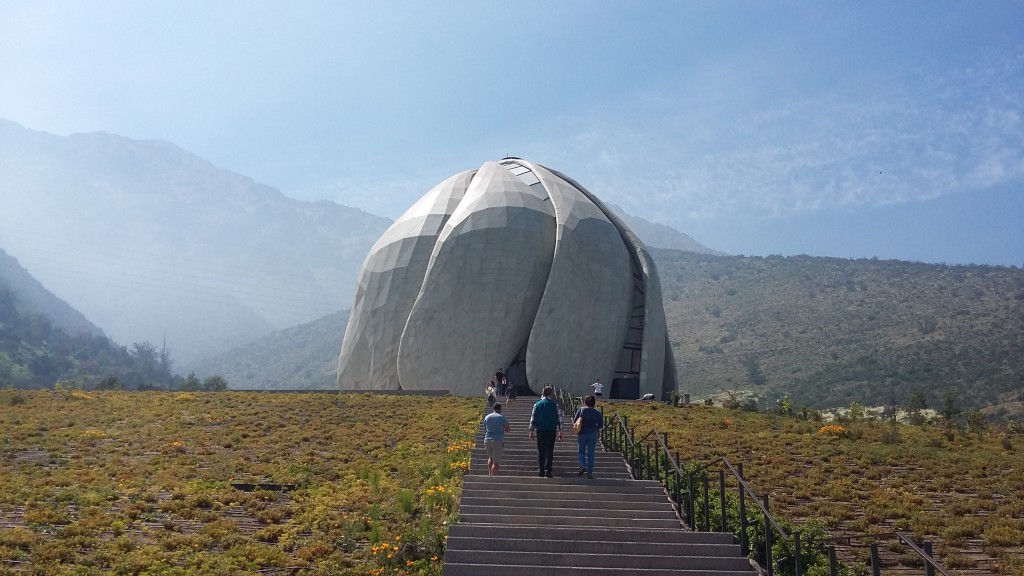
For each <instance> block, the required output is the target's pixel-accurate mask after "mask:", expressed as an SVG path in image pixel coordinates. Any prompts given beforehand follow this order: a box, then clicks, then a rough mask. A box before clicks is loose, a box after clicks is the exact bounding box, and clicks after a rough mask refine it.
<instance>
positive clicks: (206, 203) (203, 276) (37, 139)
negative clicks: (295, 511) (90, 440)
mask: <svg viewBox="0 0 1024 576" xmlns="http://www.w3.org/2000/svg"><path fill="white" fill-rule="evenodd" d="M425 192H426V190H422V191H413V195H412V196H411V197H413V198H415V197H418V195H419V194H421V193H425ZM0 206H2V209H0V248H3V249H4V250H6V251H7V252H8V253H9V254H11V255H12V256H14V257H16V258H17V259H18V261H19V262H20V263H21V265H23V266H24V267H25V268H27V269H28V270H29V271H31V273H32V275H33V276H34V277H35V278H37V279H38V280H39V281H40V282H42V284H43V285H45V286H46V287H47V289H48V290H50V291H52V292H53V293H54V294H56V295H57V296H59V297H60V298H61V299H63V300H64V301H66V302H67V303H69V304H70V305H71V306H72V307H74V309H76V310H78V311H80V312H81V313H82V314H84V316H85V317H86V318H89V320H91V321H92V322H95V323H96V325H98V326H100V327H102V329H103V330H104V331H105V332H106V334H107V335H109V336H110V337H111V338H112V339H113V340H115V341H116V342H119V343H121V344H131V343H135V342H151V343H154V344H156V345H157V346H160V347H162V346H163V345H164V344H165V343H166V346H167V348H168V349H169V350H170V351H171V353H172V357H173V358H174V360H175V363H176V368H177V369H178V370H179V371H187V370H191V369H193V368H194V367H196V366H199V365H200V364H199V362H200V361H201V360H203V359H204V358H209V357H214V356H217V355H218V354H221V353H223V352H225V351H227V350H230V349H232V348H234V347H236V346H239V345H242V344H246V343H249V342H252V341H254V340H257V339H258V338H260V337H262V336H265V335H267V334H269V333H271V332H273V331H275V330H281V329H285V328H289V327H292V326H296V325H299V324H304V323H308V322H312V321H314V320H318V319H320V318H322V317H324V316H326V315H329V314H336V313H337V312H339V311H341V310H345V309H347V308H348V307H349V306H351V303H352V297H353V294H354V289H355V281H356V274H357V273H358V269H359V266H360V264H362V261H363V258H364V257H365V256H366V254H367V252H368V251H369V249H370V247H371V246H372V245H373V243H374V241H376V239H377V238H378V237H379V236H380V234H381V233H382V232H383V231H384V230H385V229H386V228H387V227H388V226H389V225H390V223H391V221H390V220H389V219H387V218H383V217H379V216H375V215H373V214H369V213H367V212H363V211H361V210H357V209H354V208H349V207H345V206H341V205H339V204H336V203H334V202H328V201H320V202H303V201H298V200H293V199H291V198H288V197H286V196H285V195H284V194H282V193H281V192H280V191H278V190H276V189H274V188H271V187H268V186H264V185H261V184H258V183H256V182H254V181H252V180H251V179H250V178H247V177H245V176H242V175H239V174H235V173H233V172H230V171H228V170H223V169H220V168H217V167H216V166H214V165H212V164H210V163H209V162H207V161H205V160H203V159H202V158H199V157H197V156H195V155H194V154H191V153H189V152H187V151H185V150H182V149H181V148H179V147H177V146H175V145H173V144H170V143H168V142H163V141H159V140H133V139H130V138H125V137H121V136H117V135H113V134H107V133H103V132H99V133H89V134H73V135H71V136H67V137H61V136H55V135H52V134H48V133H45V132H39V131H34V130H30V129H27V128H24V127H22V126H20V125H18V124H15V123H13V122H9V121H5V120H0ZM620 212H621V211H620ZM623 216H624V217H625V218H626V220H627V222H628V223H629V224H630V226H632V227H633V229H634V231H635V232H636V233H637V234H638V235H639V236H640V237H641V238H642V239H644V240H645V241H646V242H648V243H649V244H651V245H652V246H660V247H664V248H680V249H685V250H694V251H703V252H709V253H711V252H714V251H713V250H710V249H709V248H706V247H704V246H701V245H700V244H699V243H697V242H695V241H694V240H693V239H692V238H690V237H688V236H686V235H685V234H683V233H681V232H678V231H676V230H673V229H671V228H668V227H666V226H660V225H655V224H651V223H649V222H646V221H644V220H642V219H639V218H634V217H631V216H629V215H626V214H623ZM336 330H337V337H336V338H335V339H336V340H337V342H336V343H335V344H337V345H338V347H339V348H340V338H341V334H342V331H343V330H344V324H341V325H340V326H338V327H337V328H336ZM202 365H203V366H206V365H208V364H202Z"/></svg>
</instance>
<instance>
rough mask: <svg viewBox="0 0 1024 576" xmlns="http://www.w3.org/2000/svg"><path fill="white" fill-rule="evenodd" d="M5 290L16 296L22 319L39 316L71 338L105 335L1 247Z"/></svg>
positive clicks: (0, 278) (0, 268) (0, 274)
mask: <svg viewBox="0 0 1024 576" xmlns="http://www.w3.org/2000/svg"><path fill="white" fill-rule="evenodd" d="M2 289H6V290H8V291H9V292H10V294H11V296H13V302H14V306H15V309H16V310H17V312H18V313H19V314H20V315H22V316H31V315H34V314H39V315H42V316H45V317H46V318H47V319H49V321H50V323H51V324H52V325H53V326H54V327H55V328H58V329H60V330H63V331H64V332H66V333H68V334H69V335H75V334H82V333H85V334H90V335H93V336H103V331H102V330H100V329H99V327H97V326H96V325H95V324H93V323H92V322H89V320H87V319H86V318H85V316H83V315H82V313H81V312H79V311H78V310H75V309H74V308H72V307H71V306H69V305H68V303H67V302H65V301H63V300H61V299H60V298H57V297H56V296H54V294H53V293H52V292H50V291H49V290H47V289H46V288H45V287H44V286H43V285H42V284H40V283H39V281H38V280H36V279H35V278H33V277H32V275H31V274H29V273H28V270H25V268H23V267H22V266H21V264H19V263H18V261H17V260H16V259H15V258H13V257H11V256H10V255H9V254H7V252H4V250H3V248H2V247H0V290H2Z"/></svg>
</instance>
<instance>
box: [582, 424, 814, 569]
mask: <svg viewBox="0 0 1024 576" xmlns="http://www.w3.org/2000/svg"><path fill="white" fill-rule="evenodd" d="M605 422H606V425H605V426H604V427H603V428H602V438H601V440H602V443H603V444H604V445H605V447H606V448H607V449H610V450H613V451H618V452H621V453H622V454H623V456H624V457H625V458H626V460H627V462H628V464H629V467H630V475H631V476H632V477H633V478H634V479H637V480H658V481H659V482H660V483H661V484H662V486H663V487H664V488H665V490H666V492H668V494H669V499H670V501H671V502H672V504H673V508H674V509H675V511H676V514H677V516H679V518H680V520H681V521H683V522H684V523H686V524H688V525H689V527H690V529H692V530H694V531H699V530H700V528H699V526H698V523H697V521H696V519H695V510H694V500H695V490H694V477H695V476H696V475H697V474H698V473H699V472H702V471H705V470H706V469H707V468H709V467H711V466H715V465H717V464H719V462H717V461H714V462H709V463H695V466H694V470H692V471H689V472H685V471H683V469H682V468H681V467H680V459H679V453H678V452H676V453H675V455H673V454H672V452H671V450H670V449H669V445H668V435H667V434H663V433H661V432H658V430H657V429H652V430H651V431H650V432H648V433H647V434H644V435H643V436H642V437H640V438H639V439H637V438H636V432H635V429H632V430H631V429H630V427H629V420H628V418H627V417H624V416H623V415H622V414H620V413H616V414H615V416H614V417H613V418H612V419H611V422H609V419H608V418H606V419H605ZM609 424H611V425H609ZM651 436H654V437H655V438H656V440H655V441H654V451H653V453H652V451H651V447H650V446H649V445H648V444H646V443H645V441H646V440H647V439H649V438H650V437H651ZM721 461H722V462H724V463H725V465H726V467H727V468H728V469H729V472H730V473H731V474H733V476H734V477H736V478H737V480H738V482H739V487H740V492H739V498H740V530H739V532H740V534H739V539H740V550H741V551H742V553H743V554H744V555H748V554H749V553H750V550H749V545H748V533H747V528H748V525H747V516H746V506H745V501H746V498H745V496H746V495H748V494H749V495H750V496H751V498H752V499H753V500H754V502H755V504H756V505H757V507H758V508H759V509H760V510H761V512H762V514H763V518H764V520H763V525H764V533H765V549H764V551H763V553H764V565H765V567H766V570H765V572H766V573H767V574H768V576H772V575H773V574H774V563H773V562H772V529H775V530H777V531H778V532H779V535H780V536H781V538H782V539H783V540H786V541H792V542H793V549H794V552H795V557H794V560H795V563H796V565H795V573H796V574H797V576H799V575H800V574H801V551H800V532H799V530H794V531H793V533H792V534H789V533H787V531H786V530H785V529H784V528H783V527H782V525H781V524H779V522H778V521H776V520H775V517H774V516H773V515H772V514H771V512H770V511H769V510H768V506H767V504H768V495H767V494H765V495H764V496H763V500H764V503H763V504H762V503H761V502H758V497H757V495H756V493H755V492H754V490H753V489H752V488H751V487H750V485H749V484H747V483H746V482H745V481H744V480H743V472H742V470H743V466H742V464H741V465H739V468H738V469H737V468H736V467H734V466H733V465H732V464H731V463H730V462H729V461H728V460H726V459H725V458H722V459H721ZM652 462H653V463H652ZM719 472H720V487H721V489H722V491H723V492H722V495H721V497H720V503H721V506H722V524H723V528H724V527H725V526H724V524H725V518H726V515H725V510H724V509H725V497H724V487H725V480H724V471H719ZM684 478H685V479H686V489H685V491H684V489H683V486H682V484H683V479H684ZM703 478H704V487H705V491H704V499H703V501H704V514H705V518H706V519H708V518H709V510H708V494H709V489H708V481H707V476H706V475H705V476H704V477H703ZM684 492H685V496H686V500H687V504H688V505H687V507H686V510H685V511H684V510H683V496H684ZM709 524H710V521H709V520H707V521H706V526H705V528H706V530H705V531H709V532H710V531H711V530H710V525H709ZM723 531H725V532H728V530H724V529H723Z"/></svg>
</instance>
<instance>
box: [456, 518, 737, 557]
mask: <svg viewBox="0 0 1024 576" xmlns="http://www.w3.org/2000/svg"><path fill="white" fill-rule="evenodd" d="M492 534H501V535H502V537H503V538H507V539H510V540H519V539H522V540H527V539H531V538H532V539H536V540H551V541H555V540H572V541H576V542H632V543H636V544H640V543H648V544H707V545H728V546H735V547H736V551H737V553H738V552H739V545H738V544H736V543H735V538H734V537H733V535H732V534H725V533H722V532H691V531H689V530H686V529H683V528H674V529H672V530H650V529H638V528H594V527H590V526H512V525H508V524H504V523H496V524H474V525H472V526H470V525H467V524H461V523H460V524H454V525H452V526H450V527H449V528H448V538H449V539H451V538H463V537H464V538H472V537H475V536H480V535H486V536H487V537H491V535H492Z"/></svg>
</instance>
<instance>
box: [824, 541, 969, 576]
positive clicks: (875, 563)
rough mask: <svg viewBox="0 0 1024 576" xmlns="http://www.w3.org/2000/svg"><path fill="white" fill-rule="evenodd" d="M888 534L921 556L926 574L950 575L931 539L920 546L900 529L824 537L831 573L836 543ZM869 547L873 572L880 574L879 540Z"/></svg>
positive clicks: (869, 543)
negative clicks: (938, 557)
mask: <svg viewBox="0 0 1024 576" xmlns="http://www.w3.org/2000/svg"><path fill="white" fill-rule="evenodd" d="M886 536H895V537H896V539H897V540H899V541H900V542H902V543H903V544H905V545H906V546H907V547H908V548H910V550H911V551H912V552H914V553H915V554H917V555H918V556H920V557H921V560H922V561H923V562H924V566H925V575H926V576H935V571H936V570H938V571H939V573H941V574H943V576H950V574H949V572H947V571H946V569H945V568H944V567H943V566H942V563H941V562H939V561H938V560H937V559H936V558H935V555H934V553H933V551H932V542H931V541H929V540H925V541H923V542H922V543H921V545H920V546H918V545H917V543H916V542H914V540H913V538H911V537H910V536H909V535H908V534H906V533H903V532H900V531H898V530H893V531H890V532H858V533H854V534H844V535H842V536H833V535H829V537H828V538H822V539H821V540H822V541H823V542H828V543H829V547H828V555H829V564H830V567H831V574H832V575H835V574H836V569H835V568H834V565H835V563H836V556H835V554H836V552H835V550H836V549H835V543H837V542H846V543H847V544H850V545H853V543H854V542H863V541H866V540H878V539H881V538H883V537H886ZM859 545H860V546H861V547H863V546H864V544H863V543H861V544H859ZM867 547H868V548H869V549H870V551H871V561H870V564H871V573H872V574H873V575H874V576H880V574H881V562H880V561H879V554H878V542H868V543H867Z"/></svg>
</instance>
